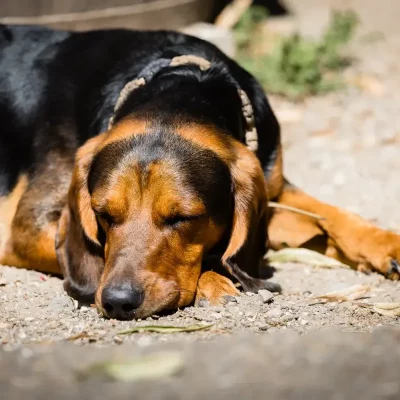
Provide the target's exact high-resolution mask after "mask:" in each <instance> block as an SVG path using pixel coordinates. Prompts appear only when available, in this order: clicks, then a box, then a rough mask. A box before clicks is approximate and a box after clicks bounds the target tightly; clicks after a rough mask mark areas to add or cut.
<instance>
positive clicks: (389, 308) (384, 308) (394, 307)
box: [372, 303, 400, 318]
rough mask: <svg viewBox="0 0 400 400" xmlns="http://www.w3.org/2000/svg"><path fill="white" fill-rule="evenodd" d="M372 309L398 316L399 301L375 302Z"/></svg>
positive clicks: (379, 312)
mask: <svg viewBox="0 0 400 400" xmlns="http://www.w3.org/2000/svg"><path fill="white" fill-rule="evenodd" d="M372 309H373V310H374V311H375V312H376V313H378V314H381V315H386V316H387V317H394V318H396V317H400V303H375V304H374V305H373V308H372Z"/></svg>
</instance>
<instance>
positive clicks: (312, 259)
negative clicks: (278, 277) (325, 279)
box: [267, 248, 350, 269]
mask: <svg viewBox="0 0 400 400" xmlns="http://www.w3.org/2000/svg"><path fill="white" fill-rule="evenodd" d="M267 260H268V261H269V262H271V263H288V262H293V263H301V264H307V265H311V266H313V267H320V268H338V267H340V268H346V269H350V267H349V266H348V265H346V264H343V263H341V262H340V261H337V260H335V259H334V258H330V257H327V256H324V255H323V254H320V253H317V252H316V251H312V250H308V249H302V248H299V249H282V250H279V251H275V252H268V254H267Z"/></svg>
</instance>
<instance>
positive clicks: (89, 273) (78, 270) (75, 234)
mask: <svg viewBox="0 0 400 400" xmlns="http://www.w3.org/2000/svg"><path fill="white" fill-rule="evenodd" d="M103 138H104V135H99V136H96V137H95V138H93V139H90V140H89V141H87V142H86V143H85V144H84V145H83V146H82V147H81V148H80V149H79V150H78V152H77V155H76V158H75V166H74V170H73V175H72V180H71V185H70V189H69V193H68V204H67V205H66V206H65V208H64V209H63V211H62V214H61V218H60V221H59V224H58V230H57V235H56V252H57V260H58V263H59V264H60V267H61V270H62V272H63V275H64V288H65V290H66V291H67V293H68V294H69V295H70V296H71V297H73V298H75V299H77V300H79V301H81V302H84V303H90V302H94V295H95V292H96V289H97V285H98V281H99V278H100V275H101V272H102V270H103V268H104V259H103V257H104V255H103V254H104V249H103V246H102V245H101V244H100V241H99V239H98V225H97V221H96V216H95V214H94V212H93V209H92V207H91V203H90V194H89V189H88V175H89V170H90V166H91V163H92V161H93V157H94V154H95V151H96V148H97V147H98V146H99V144H100V143H101V142H102V140H103Z"/></svg>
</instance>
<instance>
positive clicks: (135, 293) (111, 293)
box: [101, 285, 144, 320]
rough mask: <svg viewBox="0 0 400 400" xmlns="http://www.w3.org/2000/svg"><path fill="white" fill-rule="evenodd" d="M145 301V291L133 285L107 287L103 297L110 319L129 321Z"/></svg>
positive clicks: (103, 303)
mask: <svg viewBox="0 0 400 400" xmlns="http://www.w3.org/2000/svg"><path fill="white" fill-rule="evenodd" d="M143 300H144V291H143V290H141V289H138V288H134V287H132V286H131V285H124V286H106V287H105V288H104V289H103V293H102V295H101V302H102V305H103V309H104V310H105V312H106V313H107V316H108V317H109V318H115V319H122V320H129V319H132V318H133V317H134V315H135V311H136V310H137V309H138V308H139V307H140V305H141V304H142V303H143Z"/></svg>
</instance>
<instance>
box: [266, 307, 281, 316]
mask: <svg viewBox="0 0 400 400" xmlns="http://www.w3.org/2000/svg"><path fill="white" fill-rule="evenodd" d="M265 315H266V316H267V317H269V318H277V317H280V316H281V315H282V310H281V309H280V308H279V307H275V308H271V310H269V311H267V313H266V314H265Z"/></svg>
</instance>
